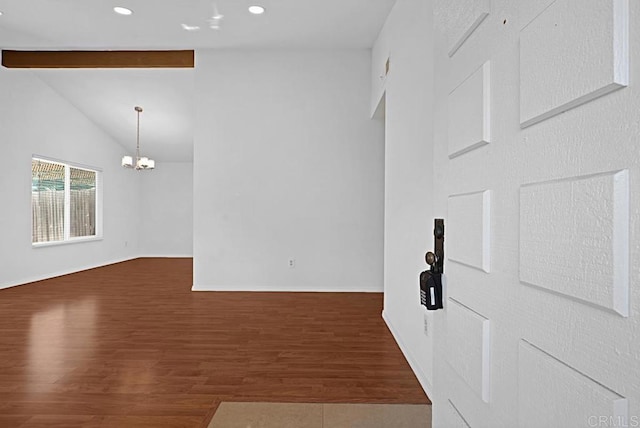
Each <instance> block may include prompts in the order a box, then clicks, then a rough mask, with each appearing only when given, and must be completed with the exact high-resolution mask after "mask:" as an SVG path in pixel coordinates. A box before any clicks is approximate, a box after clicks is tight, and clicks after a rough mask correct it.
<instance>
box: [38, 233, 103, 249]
mask: <svg viewBox="0 0 640 428" xmlns="http://www.w3.org/2000/svg"><path fill="white" fill-rule="evenodd" d="M102 239H103V238H102V236H89V237H83V238H71V239H69V240H68V241H51V242H34V243H32V244H31V248H44V247H57V246H58V245H70V244H80V243H83V242H94V241H102Z"/></svg>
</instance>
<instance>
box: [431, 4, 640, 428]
mask: <svg viewBox="0 0 640 428" xmlns="http://www.w3.org/2000/svg"><path fill="white" fill-rule="evenodd" d="M434 23H435V28H436V30H435V43H436V61H435V76H436V85H435V88H436V99H435V106H436V109H435V111H436V118H435V119H436V120H435V135H434V140H435V147H434V162H435V187H436V190H435V198H436V214H437V215H438V216H442V217H444V218H445V225H446V235H445V252H446V256H447V258H446V261H445V309H444V310H442V311H439V313H438V314H437V316H436V319H435V328H434V332H435V333H434V334H435V366H434V387H433V389H434V397H433V398H434V426H435V427H449V426H469V427H472V428H474V427H517V426H520V427H536V428H537V427H540V428H542V427H563V428H564V427H640V2H638V1H636V0H435V5H434Z"/></svg>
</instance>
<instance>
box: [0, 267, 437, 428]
mask: <svg viewBox="0 0 640 428" xmlns="http://www.w3.org/2000/svg"><path fill="white" fill-rule="evenodd" d="M191 271H192V261H191V259H138V260H133V261H130V262H125V263H120V264H116V265H111V266H107V267H103V268H99V269H93V270H90V271H85V272H81V273H77V274H73V275H67V276H64V277H59V278H54V279H50V280H47V281H41V282H37V283H33V284H29V285H25V286H20V287H15V288H11V289H6V290H0V427H16V428H26V427H47V428H51V427H119V428H120V427H127V428H128V427H202V426H204V427H206V426H207V424H208V422H209V420H210V419H211V417H212V415H213V413H214V411H215V409H216V407H217V406H218V404H219V403H220V402H221V401H247V402H265V401H266V402H306V403H406V404H424V403H428V402H429V401H428V399H427V397H426V396H425V395H424V393H423V392H422V390H421V388H420V386H419V384H418V382H417V380H416V378H415V377H414V375H413V373H412V372H411V370H410V369H409V366H408V365H407V363H406V361H405V360H404V358H403V356H402V354H401V352H400V350H399V349H398V347H397V345H396V344H395V342H394V341H393V338H392V336H391V334H390V333H389V331H388V330H387V328H386V326H385V325H384V323H383V321H382V319H381V310H382V295H381V294H361V293H344V294H337V293H213V292H191V291H190V289H191V284H192V275H191ZM0 274H1V272H0Z"/></svg>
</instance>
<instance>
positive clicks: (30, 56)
mask: <svg viewBox="0 0 640 428" xmlns="http://www.w3.org/2000/svg"><path fill="white" fill-rule="evenodd" d="M2 65H3V66H4V67H6V68H193V67H194V52H193V50H180V51H15V50H3V51H2Z"/></svg>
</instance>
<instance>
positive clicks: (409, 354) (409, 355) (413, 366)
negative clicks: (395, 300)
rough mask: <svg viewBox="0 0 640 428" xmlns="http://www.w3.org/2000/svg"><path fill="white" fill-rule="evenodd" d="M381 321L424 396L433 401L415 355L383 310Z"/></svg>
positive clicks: (429, 384) (429, 386)
mask: <svg viewBox="0 0 640 428" xmlns="http://www.w3.org/2000/svg"><path fill="white" fill-rule="evenodd" d="M382 319H383V320H384V322H385V323H386V324H387V327H388V328H389V331H390V332H391V335H393V338H394V339H395V340H396V343H397V344H398V347H399V348H400V350H401V351H402V353H403V354H404V357H405V359H406V360H407V362H408V363H409V366H410V367H411V370H413V373H414V374H415V375H416V378H417V379H418V382H420V386H422V389H423V390H424V392H425V394H427V396H428V397H429V399H431V401H433V394H432V387H431V382H429V379H428V378H427V376H426V375H425V374H424V372H423V371H422V368H421V367H420V365H419V364H418V360H417V358H416V357H415V355H413V353H412V352H411V350H410V349H409V347H408V346H407V345H406V344H405V343H404V342H403V340H402V336H401V335H400V333H399V332H398V330H397V329H396V328H395V327H394V326H393V323H392V322H391V320H390V319H389V317H388V316H387V315H386V314H385V312H384V310H383V311H382Z"/></svg>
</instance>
